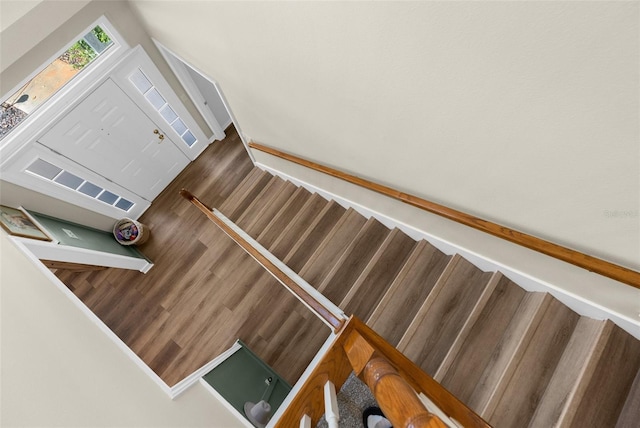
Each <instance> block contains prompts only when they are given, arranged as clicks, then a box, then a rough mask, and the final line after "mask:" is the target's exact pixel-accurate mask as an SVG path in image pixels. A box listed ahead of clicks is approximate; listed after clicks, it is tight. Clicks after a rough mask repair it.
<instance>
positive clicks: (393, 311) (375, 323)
mask: <svg viewBox="0 0 640 428" xmlns="http://www.w3.org/2000/svg"><path fill="white" fill-rule="evenodd" d="M449 260H450V257H449V256H446V255H445V254H444V253H442V252H441V251H439V250H437V249H436V248H435V247H434V246H432V245H431V244H429V243H428V242H427V241H420V242H419V243H418V244H417V245H416V247H415V248H414V249H413V251H412V253H411V255H410V256H409V258H408V259H407V261H406V263H405V264H404V266H403V267H402V269H401V270H400V272H399V273H398V275H397V276H396V278H395V279H394V281H393V283H392V284H391V286H390V287H389V289H388V290H387V291H386V293H385V294H384V296H383V297H382V299H381V300H380V303H378V305H377V306H376V308H375V310H374V311H373V313H372V314H371V316H370V317H369V319H368V320H367V324H368V325H370V326H371V327H372V328H373V329H374V330H375V331H376V332H378V334H380V335H381V336H382V337H384V338H385V339H386V340H387V341H388V342H389V343H391V344H392V345H394V346H396V345H398V343H399V342H400V339H401V338H402V336H403V335H404V334H405V332H406V331H407V328H408V327H409V325H410V324H411V322H412V321H413V318H414V317H415V315H416V313H417V312H418V310H419V309H420V307H421V305H422V303H423V302H424V301H425V299H426V298H427V296H428V295H429V293H430V292H431V290H432V289H433V287H434V285H435V284H436V282H437V280H438V278H440V275H441V274H442V272H443V271H444V269H445V267H446V266H447V264H448V263H449ZM390 320H393V321H392V322H389V321H390Z"/></svg>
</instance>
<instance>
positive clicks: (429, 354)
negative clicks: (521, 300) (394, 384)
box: [398, 256, 491, 376]
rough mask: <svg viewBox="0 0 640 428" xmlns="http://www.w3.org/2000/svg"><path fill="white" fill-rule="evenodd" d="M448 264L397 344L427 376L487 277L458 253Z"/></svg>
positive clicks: (461, 324)
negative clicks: (449, 266)
mask: <svg viewBox="0 0 640 428" xmlns="http://www.w3.org/2000/svg"><path fill="white" fill-rule="evenodd" d="M449 264H450V265H451V269H449V270H448V271H447V270H446V269H445V271H444V272H443V274H442V276H441V277H440V278H439V279H438V284H436V286H434V288H433V290H431V293H430V295H429V296H428V298H427V300H425V302H424V304H423V305H422V307H421V308H420V310H419V311H418V313H417V314H416V317H415V319H414V320H413V322H412V323H411V325H410V326H409V328H408V329H407V332H406V334H405V335H404V336H403V338H402V340H401V341H400V343H399V344H398V349H399V350H400V351H401V352H402V353H404V354H405V355H406V356H407V357H409V358H410V359H411V360H412V361H414V362H415V363H416V364H417V365H419V366H420V367H421V368H422V369H423V370H424V371H425V372H427V373H428V374H430V375H431V376H433V375H434V374H435V372H436V371H437V369H438V367H439V366H440V363H441V362H442V360H443V359H444V357H445V356H446V354H447V351H448V349H449V348H450V346H451V345H452V344H453V342H454V341H455V339H456V337H457V335H458V333H459V331H460V330H461V328H462V326H463V325H464V322H465V320H466V318H467V316H468V315H469V314H470V313H471V310H472V309H473V307H474V303H475V302H476V300H477V299H478V298H479V297H480V295H481V294H482V292H483V290H484V288H485V287H486V286H487V284H488V282H489V278H490V277H491V273H489V272H482V271H481V270H480V269H478V268H477V267H475V266H474V265H472V264H471V263H469V262H468V261H466V260H465V259H463V258H462V257H460V256H455V257H453V258H452V259H451V261H450V262H449Z"/></svg>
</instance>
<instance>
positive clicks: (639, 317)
mask: <svg viewBox="0 0 640 428" xmlns="http://www.w3.org/2000/svg"><path fill="white" fill-rule="evenodd" d="M267 159H270V160H271V159H276V158H274V157H272V156H269V155H267ZM283 162H285V163H288V162H287V161H282V160H279V159H278V160H277V161H274V164H276V165H279V166H281V167H280V168H277V167H274V166H272V165H269V164H267V163H265V162H260V161H259V162H257V163H256V166H257V167H259V168H261V169H264V170H267V171H269V172H270V173H272V174H274V175H277V176H279V177H281V178H282V179H284V180H288V181H291V182H292V183H294V184H296V185H298V186H303V187H305V188H306V189H307V190H309V191H310V192H315V193H318V194H320V195H322V196H323V197H325V198H326V199H333V200H335V201H336V202H337V203H339V204H340V205H342V206H344V207H346V208H353V209H354V210H356V211H358V212H359V213H360V214H362V215H363V216H365V217H367V218H369V217H372V216H373V217H375V218H376V219H377V220H378V221H380V222H381V223H383V224H384V225H385V226H387V227H389V228H396V227H397V228H398V229H400V230H401V231H403V232H404V233H406V234H407V235H409V236H410V237H412V238H413V239H415V240H421V239H425V240H427V241H428V242H429V243H431V244H432V245H433V246H434V247H436V248H438V249H439V250H440V251H442V252H444V253H445V254H454V253H458V254H460V255H461V256H463V257H464V258H466V259H467V260H469V261H470V262H471V263H473V264H475V265H476V266H477V267H478V268H480V269H482V270H483V271H488V272H493V271H500V272H502V273H503V274H504V275H505V276H506V277H507V278H509V279H511V280H512V281H513V282H515V283H516V284H518V285H519V286H521V287H522V288H524V289H525V290H527V291H541V292H548V293H550V294H552V295H553V296H554V297H555V298H557V299H558V300H560V301H561V302H562V303H564V304H565V305H567V306H568V307H569V308H571V309H572V310H574V311H575V312H577V313H578V314H580V315H584V316H588V317H591V318H595V319H610V320H611V321H613V322H614V323H615V324H617V325H618V326H620V327H621V328H623V329H624V330H626V331H627V332H629V333H630V334H632V335H633V336H634V337H636V338H637V339H640V290H638V289H635V288H633V287H630V286H628V285H626V284H622V283H620V282H618V281H614V280H611V279H609V278H604V277H602V276H600V275H597V274H594V273H591V272H587V271H585V270H584V269H581V268H578V267H575V266H572V265H569V264H567V263H564V262H562V261H559V260H557V259H553V258H551V257H548V256H544V255H542V254H540V253H537V252H534V251H532V250H528V249H526V248H524V247H520V246H517V245H515V244H512V243H510V242H507V241H503V240H500V239H499V238H495V237H493V236H491V235H488V234H483V235H486V237H482V239H485V240H486V241H487V242H488V244H489V245H490V246H491V247H492V249H494V250H495V249H496V248H498V247H501V248H500V249H499V251H497V252H498V253H499V252H502V253H522V254H523V255H524V257H527V258H529V259H531V263H530V264H531V266H532V270H537V272H539V273H542V274H546V273H547V272H546V271H547V270H548V271H554V273H556V271H557V272H560V273H559V274H558V275H556V276H557V277H558V278H560V279H559V280H558V281H549V280H546V279H543V277H541V276H538V275H535V274H533V273H531V272H525V270H524V269H522V268H519V267H516V266H513V265H511V264H509V263H506V262H504V261H502V260H500V259H498V258H497V257H496V258H492V257H488V256H486V255H483V254H480V252H479V251H478V250H477V249H473V248H471V247H468V246H465V245H461V244H459V243H455V242H452V241H451V240H449V239H447V238H445V237H443V236H440V235H439V234H438V231H437V230H436V229H437V228H434V229H433V230H432V229H430V230H429V231H427V230H424V229H423V228H421V227H417V226H415V225H412V224H408V222H404V221H401V220H399V219H397V218H395V217H394V216H393V215H391V214H389V213H385V212H382V211H375V210H372V209H371V208H369V207H366V206H364V205H363V204H362V203H360V202H358V201H355V200H354V199H353V198H349V197H345V196H342V195H340V194H338V192H335V191H330V190H327V189H326V188H323V187H321V186H319V185H316V184H313V183H310V182H309V181H303V180H300V179H298V178H296V177H294V176H293V175H291V174H289V173H286V172H284V171H283V169H285V167H286V165H283V164H282V163H283ZM296 167H297V165H296ZM300 168H304V167H300ZM294 170H295V167H294ZM317 174H319V175H321V173H317ZM334 180H337V181H340V184H335V182H334ZM318 181H319V182H322V183H323V184H327V183H328V184H330V185H333V186H334V187H335V188H340V189H344V188H347V187H351V186H352V187H354V188H356V187H357V186H355V185H352V184H349V183H346V182H342V181H341V180H339V179H337V178H333V177H329V178H327V177H320V178H319V179H318ZM355 192H356V191H355V190H353V189H350V193H351V194H354V193H355ZM347 193H349V192H347ZM372 195H373V193H370V194H367V196H366V197H364V198H363V199H369V200H372V199H375V198H386V197H384V196H382V195H377V194H376V195H373V196H372ZM399 204H401V203H400V202H399ZM403 205H406V204H403ZM407 207H408V209H415V210H417V208H413V207H409V206H408V205H407ZM403 208H405V207H403ZM420 211H421V210H420ZM426 214H427V215H430V214H429V213H426ZM442 221H445V222H449V223H453V222H451V221H450V220H446V219H442V218H439V219H438V220H437V222H440V223H441V222H442ZM434 223H435V222H434ZM454 227H464V226H461V225H458V224H455V225H454ZM467 229H468V231H464V230H463V232H464V233H469V234H475V235H478V234H482V232H478V231H475V230H473V229H471V228H467ZM477 247H478V246H477V245H476V248H477ZM524 264H527V263H524ZM545 266H548V269H546V268H545ZM551 276H553V275H551ZM567 282H571V283H572V284H571V285H572V287H566V286H565V285H568V284H567ZM584 283H586V284H592V285H590V286H583V285H584ZM592 287H601V290H600V291H599V293H598V294H599V296H603V295H604V296H605V297H608V296H609V297H610V296H613V295H615V296H616V300H617V301H616V303H618V304H619V305H618V306H621V307H623V310H619V309H612V307H610V306H608V305H607V304H602V303H600V302H598V301H597V300H595V299H594V298H592V297H590V296H588V294H589V293H593V289H592ZM581 289H583V290H585V294H587V295H583V294H581V293H580V292H579V290H581ZM576 290H578V291H576ZM612 300H613V298H612ZM633 302H635V305H634V303H633Z"/></svg>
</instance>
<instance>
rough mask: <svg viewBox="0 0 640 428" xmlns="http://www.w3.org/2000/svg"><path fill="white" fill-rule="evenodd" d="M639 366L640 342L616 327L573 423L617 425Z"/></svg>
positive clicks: (579, 425)
mask: <svg viewBox="0 0 640 428" xmlns="http://www.w3.org/2000/svg"><path fill="white" fill-rule="evenodd" d="M639 369H640V341H638V340H637V339H636V338H634V337H633V336H631V335H630V334H629V333H627V332H626V331H624V330H622V329H621V328H620V327H618V326H613V331H612V333H611V335H610V336H609V340H608V341H607V343H606V345H605V349H604V351H603V354H602V357H601V358H600V360H599V361H598V364H597V365H596V368H595V370H594V372H593V375H592V376H591V379H590V381H589V383H588V385H587V386H586V388H585V392H584V398H583V399H582V401H581V402H580V404H579V406H578V407H577V409H576V412H575V416H574V418H573V421H572V423H571V426H572V427H584V426H597V427H605V426H615V424H616V422H617V420H618V418H619V416H620V414H621V412H622V410H623V407H624V405H625V401H626V400H627V396H628V394H629V391H630V390H631V387H632V385H633V382H634V378H635V377H636V376H637V372H638V370H639ZM636 424H638V421H636ZM636 426H637V425H636Z"/></svg>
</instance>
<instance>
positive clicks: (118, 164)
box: [39, 78, 189, 201]
mask: <svg viewBox="0 0 640 428" xmlns="http://www.w3.org/2000/svg"><path fill="white" fill-rule="evenodd" d="M39 141H40V142H41V143H42V144H43V145H45V146H47V147H49V148H51V149H52V150H55V151H56V152H59V153H60V154H62V155H63V156H65V157H67V158H69V159H71V160H73V161H75V162H77V163H79V164H81V165H83V166H85V167H86V168H88V169H90V170H92V171H94V172H96V173H97V174H99V175H101V176H103V177H105V178H107V179H108V180H111V181H113V182H114V183H117V184H118V185H120V186H122V187H124V188H126V189H129V190H130V191H132V192H133V193H136V194H137V195H139V196H141V197H143V198H144V199H146V200H148V201H152V200H153V199H154V198H155V197H156V196H157V195H158V194H159V193H160V192H161V191H162V190H163V189H164V188H165V187H166V186H167V185H168V184H169V183H170V182H171V181H172V180H173V179H174V178H175V177H176V176H177V175H178V174H179V173H180V171H182V169H183V168H184V167H185V166H186V165H187V164H188V163H189V159H188V158H187V157H186V156H185V155H184V154H183V153H182V151H180V150H179V149H178V147H177V146H176V145H175V144H174V142H173V141H172V140H171V139H170V136H168V135H167V134H166V133H165V132H164V131H163V130H162V129H161V128H160V127H159V126H158V125H156V124H155V123H154V122H153V121H152V120H151V119H149V117H147V115H146V114H145V113H144V112H143V111H142V110H141V109H140V108H139V107H138V106H137V105H136V103H134V102H133V101H132V100H131V99H130V98H129V96H128V95H127V94H126V93H125V92H124V91H122V89H120V87H119V86H118V85H116V84H115V83H114V82H113V80H111V79H110V78H109V79H107V80H105V81H104V83H102V84H101V85H100V86H98V88H97V89H95V90H94V91H93V92H92V93H91V94H89V95H88V96H87V97H86V98H85V99H84V100H83V101H82V102H80V104H78V105H77V106H76V107H75V108H73V109H72V110H71V111H70V112H69V113H67V114H66V115H65V116H64V117H63V118H62V119H61V120H60V121H58V123H56V125H54V126H53V127H52V128H51V129H50V130H49V131H48V132H47V133H46V134H44V135H43V136H42V137H41V138H40V139H39Z"/></svg>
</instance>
